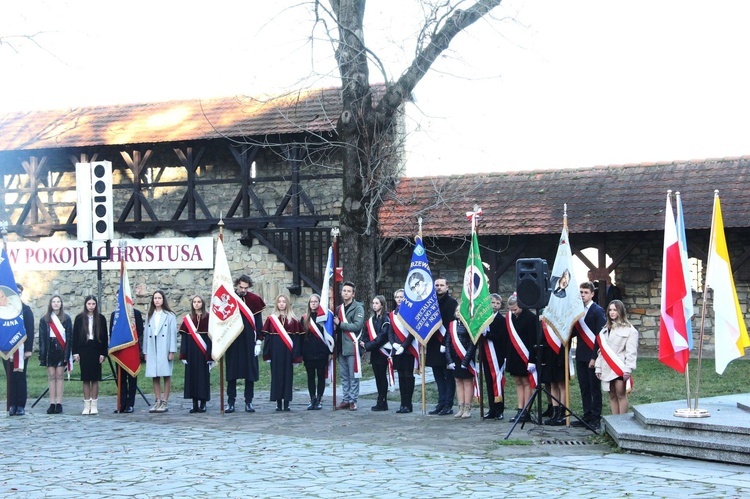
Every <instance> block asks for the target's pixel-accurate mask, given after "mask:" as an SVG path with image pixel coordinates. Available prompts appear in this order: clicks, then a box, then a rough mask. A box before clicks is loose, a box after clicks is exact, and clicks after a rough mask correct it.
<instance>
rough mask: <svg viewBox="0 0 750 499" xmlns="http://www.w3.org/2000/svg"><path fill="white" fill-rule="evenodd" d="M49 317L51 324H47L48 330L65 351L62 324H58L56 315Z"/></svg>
mask: <svg viewBox="0 0 750 499" xmlns="http://www.w3.org/2000/svg"><path fill="white" fill-rule="evenodd" d="M50 317H52V322H50V323H49V329H50V331H52V333H53V334H54V335H55V339H57V342H58V343H59V344H60V347H61V348H62V349H63V350H65V345H66V341H65V328H64V327H63V325H62V322H60V318H59V317H57V314H56V313H54V312H53V313H51V314H50Z"/></svg>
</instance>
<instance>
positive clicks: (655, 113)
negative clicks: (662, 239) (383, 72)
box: [0, 0, 750, 175]
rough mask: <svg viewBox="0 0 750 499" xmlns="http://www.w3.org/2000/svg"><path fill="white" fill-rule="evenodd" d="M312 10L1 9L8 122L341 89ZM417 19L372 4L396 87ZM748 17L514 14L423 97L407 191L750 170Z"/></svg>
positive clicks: (439, 73) (659, 10) (58, 1)
mask: <svg viewBox="0 0 750 499" xmlns="http://www.w3.org/2000/svg"><path fill="white" fill-rule="evenodd" d="M299 3H300V2H297V1H283V0H280V1H274V2H269V1H265V0H257V1H239V0H237V1H233V0H213V1H211V2H205V3H204V2H200V3H198V2H184V1H180V2H177V1H153V0H151V1H148V2H146V1H143V0H133V1H130V2H102V1H98V0H97V1H93V0H78V1H75V0H67V1H64V0H55V1H51V0H50V1H41V0H25V1H23V2H2V4H1V5H0V36H3V37H4V43H3V44H2V45H0V71H2V75H3V76H2V78H0V113H3V112H5V111H9V110H29V109H49V108H65V107H71V106H85V105H97V104H112V103H123V102H144V101H157V100H171V99H182V98H209V97H217V96H228V95H235V94H246V95H256V94H259V93H264V92H275V91H279V90H280V91H286V90H289V89H294V88H297V87H300V86H302V87H310V86H330V85H332V84H336V83H337V81H336V79H335V77H336V73H335V66H334V65H333V62H332V59H331V48H330V44H327V43H326V42H325V40H324V39H323V37H322V34H323V33H322V30H320V29H318V30H316V31H314V30H313V27H312V22H311V19H312V18H311V16H310V14H309V10H308V9H306V8H304V7H291V6H292V5H297V4H299ZM416 3H417V2H412V1H410V0H377V1H375V0H370V1H369V2H368V5H367V15H366V17H367V27H366V34H365V37H366V41H367V42H368V44H369V45H370V46H371V47H372V48H373V50H374V51H375V52H376V53H377V54H378V55H379V56H380V58H381V59H383V61H384V62H385V63H386V65H387V71H388V74H387V76H388V77H389V78H396V77H398V75H399V74H400V73H401V71H402V70H403V69H404V67H405V65H406V64H407V62H408V61H409V60H410V58H411V57H412V54H413V46H414V39H413V36H414V34H415V33H416V29H417V26H418V24H419V19H420V17H419V16H420V10H419V8H418V7H417V5H416ZM197 5H202V6H203V7H202V8H201V9H199V10H190V8H191V7H193V6H197ZM286 5H289V6H290V7H289V8H288V9H285V6H286ZM748 14H750V2H742V1H739V0H737V1H721V0H714V1H712V2H705V1H704V2H698V1H691V0H683V1H677V0H660V1H648V0H631V1H628V2H624V1H600V0H588V1H584V0H570V1H556V0H525V1H521V0H517V1H508V2H504V4H503V7H502V8H500V9H498V10H496V11H495V12H494V19H493V20H489V21H480V22H479V23H478V24H477V25H475V26H473V27H472V28H471V29H470V30H469V31H468V32H467V33H464V34H462V35H460V36H459V37H458V38H457V39H456V40H455V41H454V43H453V45H452V46H451V50H450V51H449V53H447V54H445V56H444V57H442V58H441V59H440V60H439V61H438V63H437V64H436V66H435V69H436V71H433V72H431V73H430V74H429V75H428V76H427V77H426V78H425V79H424V80H423V81H422V82H421V83H420V84H419V85H418V87H417V89H416V91H415V94H414V98H415V101H414V103H413V104H411V105H409V107H408V110H407V115H408V117H407V119H408V127H409V129H410V130H411V132H412V133H411V135H410V137H409V143H408V148H409V150H408V168H409V169H408V174H410V175H428V174H451V173H463V172H478V171H499V170H509V169H537V168H543V169H548V168H560V167H586V166H593V165H602V164H622V163H632V162H650V161H672V160H685V159H698V158H707V157H726V156H741V155H745V154H750V140H748V137H750V134H749V133H748V132H750V127H749V126H748V124H747V116H750V97H749V96H748V93H749V92H748V83H749V82H748V74H749V73H750V71H749V70H748V61H749V60H750V57H748V55H749V54H748V52H749V50H748V49H750V40H749V37H748V36H747V21H748V19H750V16H748ZM13 35H35V36H34V41H33V42H32V41H29V40H26V39H24V38H15V37H14V36H13ZM311 40H314V43H313V44H311V43H310V41H311ZM371 80H372V81H373V82H375V81H382V77H380V76H379V75H378V74H377V72H376V71H375V70H373V71H372V73H371Z"/></svg>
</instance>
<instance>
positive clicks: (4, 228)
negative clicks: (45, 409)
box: [0, 220, 43, 412]
mask: <svg viewBox="0 0 750 499" xmlns="http://www.w3.org/2000/svg"><path fill="white" fill-rule="evenodd" d="M0 234H2V236H3V248H2V249H3V250H6V251H7V246H8V244H7V243H8V242H7V236H8V222H6V221H5V220H3V221H2V222H0ZM9 360H10V361H11V362H10V364H6V365H7V366H8V368H7V370H6V371H5V373H6V376H5V412H10V373H11V372H12V371H13V357H12V356H11V358H10V359H9ZM42 395H43V394H42ZM39 398H42V397H39ZM37 402H38V400H37Z"/></svg>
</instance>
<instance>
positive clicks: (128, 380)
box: [109, 308, 143, 414]
mask: <svg viewBox="0 0 750 499" xmlns="http://www.w3.org/2000/svg"><path fill="white" fill-rule="evenodd" d="M133 320H134V321H135V332H136V334H137V335H138V351H139V352H143V314H142V313H141V311H140V310H137V309H135V308H134V309H133ZM114 325H115V312H112V313H111V314H110V315H109V337H110V338H112V326H114ZM117 372H118V375H120V376H122V382H121V383H120V410H119V412H120V413H122V414H132V413H133V412H134V411H135V410H134V409H133V407H134V406H135V392H136V391H137V390H138V376H131V375H130V374H129V373H128V372H127V371H126V370H125V369H123V368H122V367H119V366H118V368H117ZM114 412H118V410H117V409H115V411H114Z"/></svg>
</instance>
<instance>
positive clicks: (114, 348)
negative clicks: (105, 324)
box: [109, 262, 141, 376]
mask: <svg viewBox="0 0 750 499" xmlns="http://www.w3.org/2000/svg"><path fill="white" fill-rule="evenodd" d="M109 355H110V356H111V357H112V358H113V359H114V360H115V362H117V364H118V365H119V366H120V367H122V368H123V369H125V371H127V373H128V374H130V375H131V376H138V371H139V370H140V368H141V351H140V348H138V332H137V331H136V329H135V322H134V315H133V295H132V294H131V292H130V280H129V279H128V271H127V269H125V262H121V265H120V291H119V292H118V293H117V308H115V318H114V321H113V323H112V337H111V338H110V340H109Z"/></svg>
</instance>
